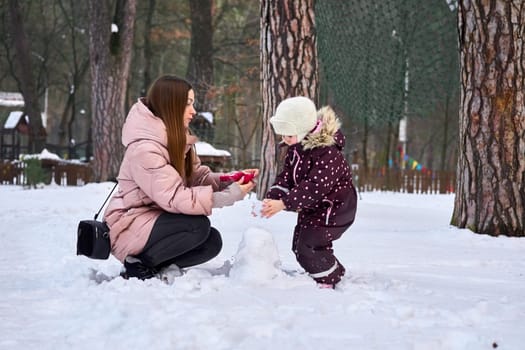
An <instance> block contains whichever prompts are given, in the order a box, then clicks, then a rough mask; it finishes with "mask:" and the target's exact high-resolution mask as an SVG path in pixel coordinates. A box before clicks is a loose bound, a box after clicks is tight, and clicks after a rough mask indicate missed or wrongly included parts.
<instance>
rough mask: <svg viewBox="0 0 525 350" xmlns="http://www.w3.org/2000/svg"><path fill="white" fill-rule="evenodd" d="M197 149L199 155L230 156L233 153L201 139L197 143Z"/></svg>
mask: <svg viewBox="0 0 525 350" xmlns="http://www.w3.org/2000/svg"><path fill="white" fill-rule="evenodd" d="M195 149H196V151H197V154H198V155H199V156H220V157H222V156H224V157H229V156H231V153H230V152H228V151H225V150H222V149H216V148H215V147H213V146H212V145H210V144H209V143H207V142H204V141H199V142H196V143H195Z"/></svg>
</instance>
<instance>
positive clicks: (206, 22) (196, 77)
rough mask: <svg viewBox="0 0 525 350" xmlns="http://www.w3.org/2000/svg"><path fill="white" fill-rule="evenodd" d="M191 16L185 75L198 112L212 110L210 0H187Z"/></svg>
mask: <svg viewBox="0 0 525 350" xmlns="http://www.w3.org/2000/svg"><path fill="white" fill-rule="evenodd" d="M188 2H189V4H190V17H191V45H190V57H189V62H188V73H187V77H188V79H189V80H190V82H191V83H192V85H193V90H194V91H195V107H196V109H197V111H198V112H209V111H212V106H211V104H210V99H209V97H208V91H209V90H210V88H211V87H212V86H213V60H212V59H213V28H212V21H211V19H212V16H211V6H212V0H188Z"/></svg>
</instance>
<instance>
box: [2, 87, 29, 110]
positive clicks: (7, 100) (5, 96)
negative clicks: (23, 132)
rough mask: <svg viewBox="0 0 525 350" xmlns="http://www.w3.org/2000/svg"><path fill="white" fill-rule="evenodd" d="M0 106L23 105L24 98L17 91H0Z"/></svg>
mask: <svg viewBox="0 0 525 350" xmlns="http://www.w3.org/2000/svg"><path fill="white" fill-rule="evenodd" d="M0 106H5V107H24V98H23V97H22V94H21V93H19V92H3V91H0Z"/></svg>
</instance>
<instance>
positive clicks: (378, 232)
mask: <svg viewBox="0 0 525 350" xmlns="http://www.w3.org/2000/svg"><path fill="white" fill-rule="evenodd" d="M111 187H112V184H111V183H102V184H89V185H86V186H82V187H59V186H47V187H45V188H43V189H37V190H24V189H22V188H21V187H17V186H0V209H1V210H0V220H1V225H0V249H1V253H0V349H2V350H3V349H24V350H25V349H39V350H44V349H50V350H51V349H52V350H56V349H90V350H91V349H112V350H117V349H123V350H124V349H126V350H130V349H214V350H217V349H243V350H244V349H250V350H252V349H256V350H258V349H260V350H263V349H264V350H266V349H272V348H275V349H315V350H317V349H323V350H328V349H378V350H385V349H389V350H396V349H415V350H419V349H421V350H432V349H446V350H451V349H452V350H454V349H458V350H460V349H461V350H463V349H472V350H479V349H493V348H498V349H513V350H514V349H515V350H521V349H525V297H524V295H525V258H524V257H525V239H519V238H508V237H489V236H482V235H477V234H473V233H471V232H469V231H467V230H459V229H456V228H454V227H451V226H450V225H449V221H450V217H451V213H452V208H453V200H454V197H453V196H451V195H409V194H400V193H397V194H395V193H362V194H361V196H362V198H361V199H360V201H359V203H358V205H359V207H358V213H357V219H356V222H355V224H354V226H353V227H351V228H350V229H349V230H348V231H347V232H346V234H345V235H344V236H343V238H341V239H340V240H339V241H337V242H336V244H335V252H336V254H337V256H338V258H339V259H340V260H341V262H342V263H343V264H344V265H345V266H346V268H347V271H348V274H347V276H346V278H345V279H344V280H343V281H342V283H341V284H340V285H338V287H337V289H336V290H326V289H318V288H317V287H316V285H315V284H314V282H313V281H312V280H311V279H310V278H309V277H307V276H306V275H305V274H304V273H303V271H302V270H301V269H300V267H299V266H298V264H297V263H296V261H295V258H294V256H293V255H292V253H291V251H290V243H291V232H292V229H293V226H294V223H295V215H294V214H292V213H279V214H278V215H276V216H275V217H273V218H271V219H262V218H260V217H254V216H252V215H251V210H252V206H253V205H254V204H257V201H256V200H255V199H254V198H253V197H252V198H247V199H245V200H244V201H242V202H239V203H237V204H236V205H235V206H233V207H228V208H223V209H219V210H216V211H214V213H213V215H212V217H211V220H212V224H213V225H214V226H215V227H216V228H217V229H218V230H219V231H220V232H221V233H222V236H223V241H224V248H223V251H222V252H221V254H220V255H219V256H218V257H217V258H215V259H214V260H212V261H210V262H208V263H206V264H204V265H201V266H198V267H194V268H190V269H188V270H187V271H185V272H184V274H183V275H182V276H180V277H176V278H175V280H174V282H173V283H172V284H166V283H164V282H162V281H160V280H158V279H153V280H148V281H144V282H143V281H139V280H136V279H132V280H123V279H122V278H119V277H117V278H114V279H111V280H109V281H106V280H105V279H106V277H108V276H109V277H113V276H117V275H118V274H119V272H120V269H121V265H120V263H119V262H118V261H117V260H115V259H114V258H110V259H109V260H105V261H98V260H90V259H88V258H85V257H81V256H76V255H75V253H76V250H75V249H76V247H75V245H76V226H77V223H78V221H79V220H81V219H88V218H91V217H92V216H93V214H94V213H95V212H96V210H98V208H99V206H100V205H101V204H102V202H103V201H104V199H105V197H106V195H107V193H108V192H109V191H110V189H111Z"/></svg>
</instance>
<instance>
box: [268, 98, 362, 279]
mask: <svg viewBox="0 0 525 350" xmlns="http://www.w3.org/2000/svg"><path fill="white" fill-rule="evenodd" d="M270 123H271V124H272V126H273V128H274V130H275V132H276V133H277V134H279V135H282V138H283V143H285V144H287V145H288V146H289V148H288V151H287V154H286V158H285V160H284V168H283V170H282V172H281V173H280V174H279V175H277V177H276V179H275V182H274V184H273V185H272V186H271V187H270V189H269V190H268V192H267V193H266V199H264V200H263V204H262V209H261V215H262V216H263V217H267V218H269V217H271V216H273V215H275V214H276V213H278V212H279V211H281V210H283V209H284V210H289V211H295V212H297V213H298V217H297V225H296V226H295V229H294V234H293V244H292V250H293V252H294V253H295V256H296V258H297V262H299V264H300V265H301V266H302V267H303V268H304V269H305V270H306V272H307V273H308V274H309V275H310V276H311V277H312V278H313V279H314V280H315V281H316V282H317V283H318V285H319V287H322V288H334V287H335V285H336V284H337V283H338V282H339V281H340V280H341V277H342V276H343V275H344V273H345V268H344V267H343V265H341V263H340V262H339V261H338V260H337V258H336V257H335V256H334V252H333V249H332V241H334V240H336V239H338V238H339V237H341V235H342V234H343V233H344V232H345V231H346V230H347V229H348V228H349V227H350V225H352V223H353V222H354V218H355V213H356V207H357V193H356V190H355V188H354V186H353V184H352V173H351V170H350V166H349V164H348V162H347V160H346V159H345V157H344V155H343V153H342V149H343V147H344V145H345V137H344V135H343V134H342V133H341V131H340V130H339V129H340V125H341V124H340V122H339V119H338V118H337V117H336V115H335V113H334V111H333V110H332V108H330V107H328V106H327V107H323V108H322V109H320V110H319V111H318V112H317V111H316V107H315V104H314V103H313V102H312V101H311V100H310V99H308V98H306V97H292V98H288V99H286V100H284V101H282V102H281V103H280V104H279V106H278V107H277V110H276V111H275V115H274V116H273V117H272V118H270Z"/></svg>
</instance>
